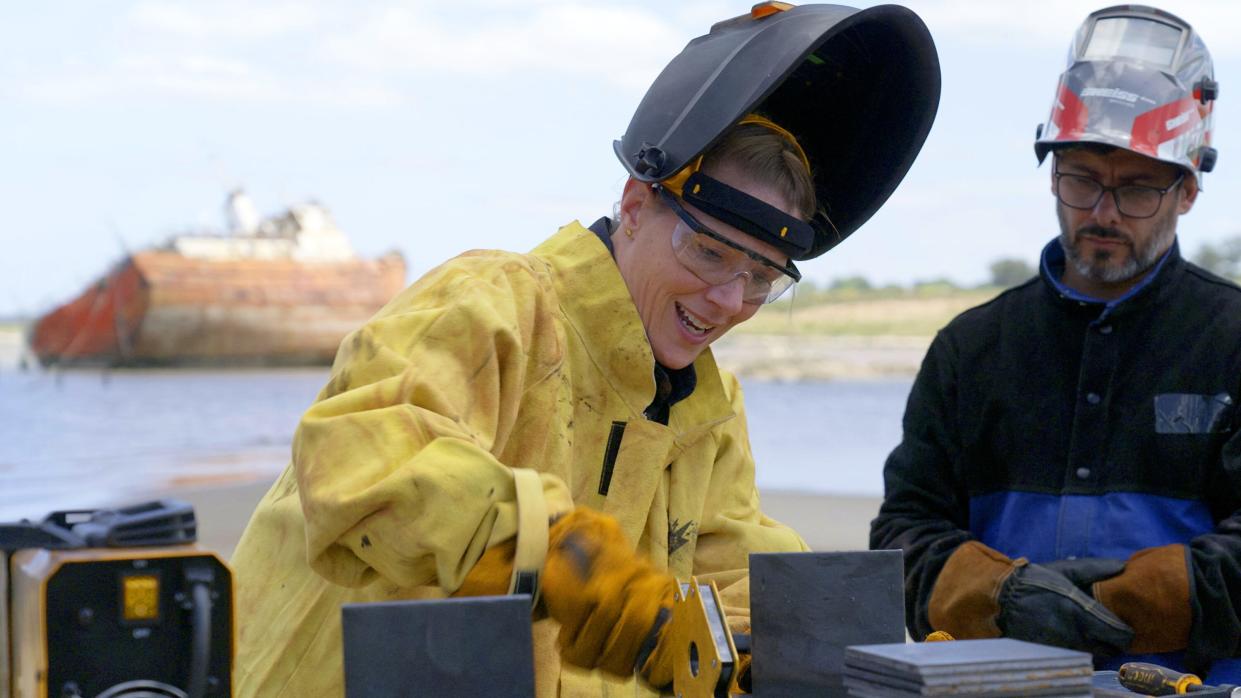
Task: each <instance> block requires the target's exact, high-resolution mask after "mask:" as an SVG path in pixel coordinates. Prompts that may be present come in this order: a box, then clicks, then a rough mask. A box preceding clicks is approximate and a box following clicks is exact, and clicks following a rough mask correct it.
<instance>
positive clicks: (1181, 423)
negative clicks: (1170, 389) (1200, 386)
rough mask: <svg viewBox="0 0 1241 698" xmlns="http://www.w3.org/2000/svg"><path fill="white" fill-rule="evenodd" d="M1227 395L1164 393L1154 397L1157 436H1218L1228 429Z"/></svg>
mask: <svg viewBox="0 0 1241 698" xmlns="http://www.w3.org/2000/svg"><path fill="white" fill-rule="evenodd" d="M1232 413H1233V400H1232V396H1231V395H1229V394H1228V393H1218V394H1216V395H1199V394H1196V393H1163V394H1161V395H1156V396H1155V433H1156V434H1219V433H1222V432H1226V431H1229V430H1230V429H1231V421H1232V420H1231V417H1232Z"/></svg>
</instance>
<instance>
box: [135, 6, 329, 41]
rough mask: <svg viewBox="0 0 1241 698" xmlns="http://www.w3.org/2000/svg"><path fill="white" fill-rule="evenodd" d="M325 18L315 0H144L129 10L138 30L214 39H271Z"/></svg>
mask: <svg viewBox="0 0 1241 698" xmlns="http://www.w3.org/2000/svg"><path fill="white" fill-rule="evenodd" d="M324 19H325V16H324V13H323V12H322V11H321V10H320V9H319V8H317V7H316V6H315V5H314V4H312V3H292V2H277V3H270V4H267V5H263V4H261V3H256V2H235V1H231V2H230V1H225V2H212V3H203V4H198V5H193V6H190V5H186V4H183V3H182V4H177V3H171V2H142V3H139V4H138V5H136V6H135V7H134V8H133V10H132V11H131V12H130V13H129V22H130V23H131V24H132V25H133V27H134V28H135V29H137V30H139V31H145V32H149V33H152V34H158V35H165V36H175V37H179V38H183V39H184V38H189V39H195V40H211V41H229V40H256V39H271V38H274V37H278V36H283V35H287V34H293V33H297V32H303V31H306V30H308V29H314V28H316V27H318V26H322V24H323V22H324Z"/></svg>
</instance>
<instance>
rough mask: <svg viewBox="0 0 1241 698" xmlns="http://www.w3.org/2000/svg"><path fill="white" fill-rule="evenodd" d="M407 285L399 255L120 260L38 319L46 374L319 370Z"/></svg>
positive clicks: (34, 335)
mask: <svg viewBox="0 0 1241 698" xmlns="http://www.w3.org/2000/svg"><path fill="white" fill-rule="evenodd" d="M404 285H405V263H404V260H403V259H402V258H401V256H400V255H399V254H390V255H386V256H384V257H382V258H379V259H375V260H364V259H351V260H342V261H316V262H307V261H301V260H294V259H223V260H221V259H196V258H191V257H186V256H184V255H181V254H178V253H176V252H172V251H167V250H151V251H146V252H140V253H136V254H132V255H129V256H127V257H126V258H124V259H123V260H122V261H121V262H120V263H119V264H117V265H116V266H115V267H114V268H113V269H112V271H110V272H109V273H108V274H107V275H106V276H104V277H103V278H102V279H100V280H99V281H97V282H96V283H94V284H92V285H91V286H90V287H89V288H87V289H86V290H85V291H84V292H83V293H82V294H81V295H80V296H78V297H77V298H76V299H74V300H72V301H70V302H69V303H66V304H65V305H63V306H60V307H59V308H56V309H54V310H52V311H51V312H49V313H47V314H46V315H44V316H43V317H41V318H39V319H38V320H37V321H36V323H35V324H34V325H33V327H32V328H31V331H30V336H29V344H30V348H31V350H32V352H33V353H34V355H35V356H36V357H38V359H39V361H40V362H41V363H42V364H44V365H45V366H48V365H61V366H81V365H106V366H201V365H321V364H328V363H331V360H332V358H333V356H334V355H335V352H336V349H337V346H338V345H339V343H340V341H341V339H343V338H344V336H345V335H346V334H348V333H349V332H350V331H352V330H353V329H356V328H357V327H358V326H360V325H361V324H362V323H363V322H365V321H366V320H367V319H368V318H370V317H371V316H372V315H373V314H374V313H375V312H376V311H378V310H379V309H380V308H381V307H382V306H383V305H384V304H385V303H386V302H387V301H388V300H389V299H391V298H392V297H393V296H395V295H396V294H397V293H399V292H400V290H401V289H402V288H403V286H404Z"/></svg>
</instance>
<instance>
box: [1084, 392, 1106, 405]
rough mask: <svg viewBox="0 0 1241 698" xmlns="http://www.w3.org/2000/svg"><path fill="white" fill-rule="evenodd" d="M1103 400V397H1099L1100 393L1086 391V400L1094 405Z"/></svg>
mask: <svg viewBox="0 0 1241 698" xmlns="http://www.w3.org/2000/svg"><path fill="white" fill-rule="evenodd" d="M1102 400H1103V398H1101V397H1099V394H1098V393H1086V402H1089V403H1090V404H1092V405H1097V404H1099V403H1100V402H1101V401H1102Z"/></svg>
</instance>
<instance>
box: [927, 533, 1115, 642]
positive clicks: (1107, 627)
mask: <svg viewBox="0 0 1241 698" xmlns="http://www.w3.org/2000/svg"><path fill="white" fill-rule="evenodd" d="M1123 568H1124V563H1123V562H1121V561H1119V560H1105V559H1100V558H1091V559H1081V560H1062V561H1058V562H1055V563H1050V564H1048V565H1032V564H1030V563H1029V562H1028V561H1027V560H1026V559H1025V558H1019V559H1017V560H1013V559H1011V558H1009V557H1007V556H1006V555H1004V554H1002V553H1000V552H998V551H996V550H992V549H991V548H989V547H987V546H985V545H983V544H982V543H979V542H977V541H969V542H967V543H963V544H962V545H961V546H960V547H959V548H957V550H956V551H955V552H953V554H952V556H951V557H949V558H948V562H947V563H945V564H944V568H943V570H942V571H941V572H940V575H939V578H938V579H937V580H936V582H935V589H934V590H933V591H932V592H931V601H930V608H929V609H928V611H929V615H930V621H931V625H932V626H933V627H934V628H935V629H936V630H944V631H947V632H948V633H951V634H952V636H953V637H956V638H957V639H962V640H964V639H976V638H988V637H1000V636H1001V635H1003V636H1004V637H1011V638H1016V639H1019V640H1028V641H1030V642H1038V643H1041V644H1046V645H1055V646H1058V647H1066V648H1069V649H1077V650H1083V651H1086V652H1090V653H1092V654H1095V655H1099V656H1111V655H1116V654H1120V653H1121V652H1124V651H1125V650H1126V649H1127V648H1128V647H1129V644H1130V643H1131V642H1132V641H1133V628H1130V627H1129V626H1128V625H1126V624H1125V622H1124V621H1122V620H1121V619H1120V618H1119V617H1117V616H1116V614H1114V613H1112V612H1111V611H1109V610H1108V609H1107V608H1106V607H1105V606H1104V605H1103V604H1101V603H1099V602H1098V601H1096V600H1095V599H1093V598H1091V596H1090V595H1088V594H1086V593H1085V592H1083V591H1082V589H1083V588H1089V586H1090V585H1091V584H1093V583H1094V582H1096V581H1098V580H1101V579H1106V578H1110V577H1113V576H1115V575H1117V574H1118V573H1120V572H1121V570H1122V569H1123Z"/></svg>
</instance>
